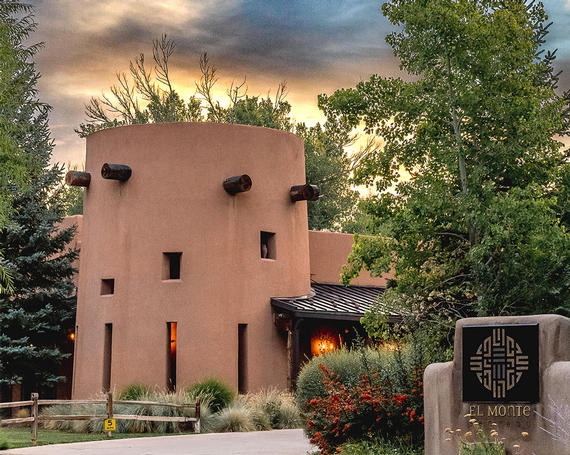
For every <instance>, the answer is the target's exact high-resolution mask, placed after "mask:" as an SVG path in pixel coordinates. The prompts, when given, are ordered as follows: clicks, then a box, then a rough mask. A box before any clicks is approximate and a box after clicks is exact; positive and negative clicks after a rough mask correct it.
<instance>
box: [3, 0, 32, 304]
mask: <svg viewBox="0 0 570 455" xmlns="http://www.w3.org/2000/svg"><path fill="white" fill-rule="evenodd" d="M29 13H30V7H29V6H27V5H22V4H20V3H18V2H12V1H5V2H0V228H2V227H3V226H5V225H6V223H7V222H8V220H9V218H10V214H11V200H12V195H13V191H12V190H11V189H12V188H13V186H14V185H25V184H26V181H27V167H28V164H29V163H28V159H27V158H28V157H27V156H26V154H25V152H24V149H23V147H22V146H23V145H24V144H25V142H26V141H27V140H28V138H27V136H28V134H29V132H30V124H31V123H33V121H34V119H35V118H36V117H37V115H38V113H39V112H38V111H37V110H36V108H35V106H34V105H33V99H34V97H35V88H34V84H35V80H36V75H35V72H34V67H33V64H31V63H30V62H29V61H28V59H29V57H31V56H32V55H33V54H34V53H35V52H36V51H37V48H38V46H25V45H23V42H24V41H25V40H26V38H27V37H28V35H29V33H30V32H31V31H32V30H33V28H34V24H33V21H32V20H31V18H30V16H29ZM25 101H28V102H25ZM30 101H32V102H31V103H30ZM1 253H2V252H1V251H0V293H2V292H6V291H8V292H9V291H11V281H10V276H9V274H8V272H9V271H8V270H7V269H6V267H5V265H4V264H3V261H2V256H1Z"/></svg>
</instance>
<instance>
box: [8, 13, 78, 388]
mask: <svg viewBox="0 0 570 455" xmlns="http://www.w3.org/2000/svg"><path fill="white" fill-rule="evenodd" d="M0 11H2V17H1V19H2V24H3V26H6V24H8V26H9V27H8V28H13V29H14V30H15V31H17V32H18V33H15V32H14V33H12V32H11V33H9V36H10V37H11V39H12V40H13V41H12V46H13V47H14V48H16V49H20V50H21V52H22V58H21V59H20V68H19V69H14V73H13V74H14V78H17V79H18V80H19V83H18V84H17V86H18V87H20V88H21V90H20V91H15V92H14V93H13V96H14V98H13V99H9V103H8V104H6V105H4V104H3V105H2V108H3V111H2V114H3V121H4V122H6V123H7V124H9V125H10V128H5V129H4V130H3V131H4V132H7V133H8V134H6V137H8V139H9V141H10V144H11V146H13V147H14V148H15V149H17V150H18V152H19V153H20V154H21V155H22V156H23V157H24V158H23V161H24V162H25V163H26V168H27V173H26V177H25V179H24V180H25V183H26V184H25V185H21V184H20V185H19V184H18V182H16V181H10V182H9V184H8V185H7V186H8V191H10V193H11V197H10V198H9V201H10V213H11V218H10V220H9V221H8V222H7V224H6V225H5V226H3V228H2V229H1V230H0V247H1V249H2V250H3V255H4V261H5V263H6V266H7V267H8V268H9V270H10V273H11V275H12V281H13V293H12V295H0V384H8V385H14V384H22V385H23V386H24V389H25V390H28V391H29V390H32V391H35V390H39V388H40V387H42V386H48V387H50V386H53V385H55V384H56V383H57V381H58V380H59V379H60V378H59V377H58V375H57V368H58V363H59V362H60V361H61V360H62V359H63V358H65V357H66V356H67V355H66V354H64V353H63V352H62V349H61V348H60V347H59V346H60V344H61V342H62V339H63V337H65V336H66V333H65V331H66V329H68V328H71V327H72V326H73V320H74V305H75V303H74V302H75V299H74V297H73V294H74V289H75V288H74V285H73V282H72V274H73V268H72V263H73V260H74V259H75V258H76V257H77V252H76V251H74V250H70V249H69V248H68V247H67V246H66V245H67V244H68V243H69V242H70V241H71V239H72V237H73V233H74V229H73V228H70V229H65V230H61V231H58V229H57V224H58V223H59V222H60V221H61V220H62V219H63V216H64V209H65V190H64V188H62V186H61V179H62V168H60V167H59V166H50V164H49V162H50V158H51V153H52V149H53V141H52V139H51V136H50V132H49V128H48V112H49V109H50V107H49V106H48V105H46V104H44V103H41V102H40V101H39V100H38V99H37V89H36V83H37V80H38V77H39V76H38V74H37V72H36V70H35V66H34V63H33V62H32V61H31V58H32V57H33V56H34V55H35V53H36V51H37V49H38V48H39V46H38V45H35V46H31V47H28V48H24V47H23V46H22V41H23V40H24V39H26V38H27V37H28V35H29V33H30V32H31V31H32V30H33V29H34V27H35V23H34V21H33V17H32V16H31V10H30V9H29V7H27V6H24V5H21V4H19V3H17V2H2V3H1V4H0ZM22 15H23V16H22ZM24 57H25V58H24Z"/></svg>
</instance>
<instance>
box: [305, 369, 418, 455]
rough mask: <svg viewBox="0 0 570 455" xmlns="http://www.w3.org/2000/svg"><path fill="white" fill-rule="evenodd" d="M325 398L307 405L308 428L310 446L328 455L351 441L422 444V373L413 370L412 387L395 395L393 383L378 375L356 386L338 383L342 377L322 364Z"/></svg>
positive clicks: (311, 401)
mask: <svg viewBox="0 0 570 455" xmlns="http://www.w3.org/2000/svg"><path fill="white" fill-rule="evenodd" d="M320 368H321V370H322V372H323V376H324V377H323V384H324V386H325V390H326V395H325V396H324V397H316V398H312V399H311V400H310V401H309V402H308V403H306V406H305V409H306V410H307V412H306V413H305V416H306V418H307V421H306V428H307V433H308V434H309V436H310V439H311V442H312V443H313V444H316V445H317V446H318V447H319V448H320V449H321V453H323V454H329V453H332V452H333V451H335V450H336V449H337V448H338V447H339V446H341V445H342V444H343V443H345V442H347V441H349V440H351V439H372V438H378V437H383V438H386V439H393V438H396V437H404V438H405V439H408V440H410V442H421V441H422V440H423V420H424V417H423V393H422V385H423V384H422V382H421V377H422V376H421V375H422V373H423V372H422V369H421V368H419V367H416V368H415V369H414V377H413V380H412V384H413V385H412V387H411V388H410V390H409V391H408V392H407V393H401V392H400V393H395V392H394V391H393V388H392V384H391V383H390V381H384V382H383V381H381V380H380V378H379V375H378V373H377V372H372V373H371V374H363V375H362V377H361V380H360V383H359V384H358V385H356V386H347V385H345V384H343V383H341V382H340V381H339V379H340V376H339V375H337V374H335V373H334V372H333V371H330V370H328V369H327V368H326V367H325V366H324V365H323V364H320Z"/></svg>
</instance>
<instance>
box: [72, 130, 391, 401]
mask: <svg viewBox="0 0 570 455" xmlns="http://www.w3.org/2000/svg"><path fill="white" fill-rule="evenodd" d="M105 163H111V164H121V165H124V166H128V168H130V174H129V175H130V176H128V177H127V178H126V179H125V175H122V180H113V179H112V178H111V179H110V178H108V177H109V175H108V174H106V177H107V178H104V177H103V175H102V172H101V170H102V167H103V165H104V164H105ZM304 166H305V164H304V154H303V142H302V140H301V139H300V138H299V137H297V136H295V135H293V134H291V133H287V132H283V131H277V130H271V129H266V128H257V127H250V126H240V125H227V124H212V123H173V124H160V125H136V126H127V127H121V128H115V129H109V130H104V131H100V132H97V133H94V134H92V135H90V136H89V137H88V138H87V157H86V172H87V173H89V174H90V181H88V182H87V184H85V183H84V185H86V190H85V196H84V215H83V217H82V219H81V217H75V218H74V219H72V220H69V221H68V222H77V223H79V224H80V234H79V235H80V238H79V240H80V245H81V254H80V266H79V279H78V288H79V291H78V306H77V323H76V331H75V355H74V378H73V392H72V394H73V397H74V398H81V397H87V396H90V395H93V394H94V393H96V392H99V391H101V390H104V389H109V388H114V387H117V388H121V387H123V386H125V385H128V384H133V383H144V384H147V385H150V386H159V387H164V388H171V389H173V388H179V387H184V386H187V385H190V384H192V383H193V382H195V381H198V380H200V379H203V378H205V377H217V378H220V379H222V380H224V381H225V382H227V383H229V384H230V385H232V386H233V387H234V388H235V389H236V390H239V391H241V392H246V391H253V390H258V389H260V388H262V387H269V386H275V387H278V388H287V387H290V386H291V385H292V383H294V378H295V375H296V372H297V369H298V366H299V364H300V363H301V362H302V361H303V359H304V358H305V356H311V355H312V354H314V353H315V352H317V351H318V350H319V349H320V350H321V351H322V350H326V349H329V348H334V346H336V345H338V343H339V342H340V341H341V340H342V341H349V340H350V338H351V336H352V334H353V333H354V330H353V328H352V327H353V326H356V328H357V329H358V326H359V324H358V319H359V318H360V316H361V315H362V313H363V312H364V311H365V309H366V308H368V307H369V305H370V304H372V303H373V301H374V299H375V297H377V296H378V295H379V293H380V292H381V291H382V288H383V286H384V284H385V281H384V280H383V279H379V278H376V279H372V278H370V276H368V275H366V274H363V275H362V276H361V277H360V278H358V279H357V280H356V281H355V282H354V285H355V286H351V287H350V288H344V287H341V286H339V285H338V281H339V274H340V268H341V266H342V265H343V264H344V263H345V261H346V257H347V255H348V253H349V252H350V249H351V245H352V236H351V235H347V234H336V233H327V232H311V231H308V223H307V203H311V202H307V201H304V200H302V201H297V202H294V201H293V200H292V198H291V196H290V189H291V187H293V186H298V185H303V184H305V167H304ZM107 170H108V169H107ZM103 174H105V172H103ZM241 175H247V176H249V178H250V179H251V185H250V186H251V188H250V189H249V190H248V191H243V192H237V193H236V192H232V191H228V189H227V188H225V187H224V185H223V182H224V181H225V180H226V179H227V178H229V177H233V176H241ZM242 183H243V180H242ZM246 183H247V182H246ZM319 343H320V344H319ZM311 349H312V353H311Z"/></svg>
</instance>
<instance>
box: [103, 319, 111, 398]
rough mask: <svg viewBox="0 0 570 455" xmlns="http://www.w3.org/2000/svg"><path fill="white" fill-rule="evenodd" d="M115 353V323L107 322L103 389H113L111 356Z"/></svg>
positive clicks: (106, 390) (105, 390)
mask: <svg viewBox="0 0 570 455" xmlns="http://www.w3.org/2000/svg"><path fill="white" fill-rule="evenodd" d="M112 353H113V324H105V343H104V345H103V391H104V392H108V391H109V390H111V360H112V359H111V357H112Z"/></svg>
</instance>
